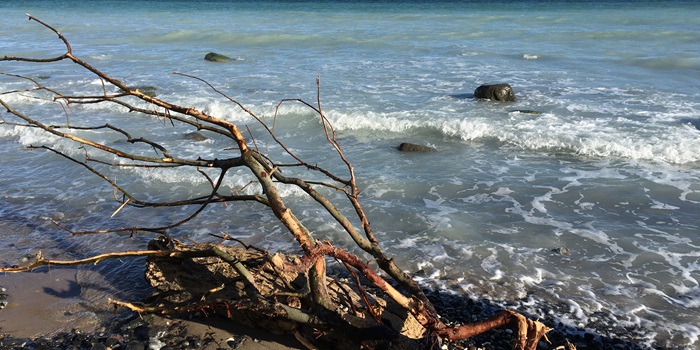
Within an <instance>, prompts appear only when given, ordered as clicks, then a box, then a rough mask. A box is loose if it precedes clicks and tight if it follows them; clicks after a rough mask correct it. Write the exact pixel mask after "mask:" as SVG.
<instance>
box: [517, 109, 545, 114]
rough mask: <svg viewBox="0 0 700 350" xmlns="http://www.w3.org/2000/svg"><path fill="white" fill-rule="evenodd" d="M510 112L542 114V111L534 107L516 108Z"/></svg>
mask: <svg viewBox="0 0 700 350" xmlns="http://www.w3.org/2000/svg"><path fill="white" fill-rule="evenodd" d="M510 112H511V113H521V114H542V112H540V111H536V110H533V109H514V110H512V111H510Z"/></svg>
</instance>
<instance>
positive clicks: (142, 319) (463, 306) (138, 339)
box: [0, 269, 664, 350]
mask: <svg viewBox="0 0 700 350" xmlns="http://www.w3.org/2000/svg"><path fill="white" fill-rule="evenodd" d="M71 273H73V274H74V271H72V270H71V269H56V270H54V271H52V274H51V275H49V274H48V273H46V274H44V276H45V277H50V278H48V279H49V280H50V281H54V282H56V283H59V284H61V283H62V284H63V285H67V284H66V281H65V280H64V281H61V279H60V278H58V277H60V276H65V275H68V276H70V274H71ZM22 275H23V274H17V275H13V276H22ZM35 276H36V275H35ZM20 278H21V277H20ZM34 279H35V280H36V279H37V278H34ZM39 280H40V279H39ZM0 281H3V282H7V281H8V280H0ZM50 281H49V282H50ZM35 282H36V285H35V286H34V287H36V286H39V285H41V284H42V282H41V281H35ZM68 284H69V283H68ZM3 287H4V286H3ZM24 287H25V288H28V289H31V286H24ZM50 288H52V287H51V286H50V285H49V286H43V287H41V290H42V291H44V292H45V291H47V290H50ZM8 292H9V293H8V294H9V298H8V300H9V301H10V303H9V304H8V305H9V307H8V308H6V309H4V310H0V349H65V348H74V349H132V350H138V349H148V348H151V349H160V348H164V349H165V348H167V349H205V350H209V349H229V348H230V349H242V350H259V349H275V350H286V349H290V350H291V349H306V347H304V346H303V345H302V344H301V343H300V342H299V341H297V340H296V339H295V338H294V336H293V335H289V334H287V335H275V334H272V333H270V332H268V331H266V330H263V329H256V328H251V327H247V326H245V325H241V324H239V323H237V322H236V321H231V320H228V319H226V318H224V317H222V316H218V315H207V314H205V313H203V312H197V313H195V314H187V315H179V316H177V317H176V316H168V317H166V316H159V315H141V316H139V315H137V314H135V313H133V312H130V311H126V310H121V311H120V312H118V313H116V314H111V315H110V316H109V317H108V318H107V319H106V320H105V319H104V318H105V315H108V314H109V312H110V311H112V310H111V307H110V306H109V305H108V304H107V302H106V300H104V301H103V303H101V305H100V303H97V304H94V303H93V305H90V303H83V304H81V306H83V307H87V308H90V307H92V308H101V310H93V312H95V314H94V315H96V316H95V317H99V316H101V318H102V321H101V322H98V323H91V322H90V321H93V322H94V321H95V320H96V318H89V317H88V319H87V320H83V321H87V322H77V321H73V322H69V323H68V327H66V324H65V323H64V324H63V327H64V329H59V330H56V329H55V328H53V327H55V326H56V324H55V322H54V323H53V324H52V323H51V322H48V321H47V320H45V319H44V318H42V316H41V313H40V312H39V313H37V312H26V311H27V310H26V309H23V305H13V303H14V302H15V301H16V298H17V297H19V296H13V295H12V293H13V290H12V288H10V289H9V290H8ZM426 292H427V296H428V298H429V299H430V300H431V301H432V302H433V303H434V305H435V307H436V309H437V311H438V313H439V314H440V315H441V316H442V318H443V321H445V323H446V324H448V325H454V324H465V323H469V322H475V321H479V320H484V319H486V318H488V317H490V316H492V315H493V314H495V313H497V312H498V311H499V310H502V309H503V308H502V307H501V306H499V305H496V304H495V303H491V302H489V301H486V300H472V299H470V298H468V297H467V296H465V295H461V296H460V295H456V294H453V293H450V292H447V291H445V292H442V291H439V290H426ZM14 293H16V291H15V292H14ZM22 294H23V295H22V296H21V297H23V298H25V299H24V300H34V301H41V302H43V303H44V304H42V303H40V302H35V303H32V304H31V305H29V307H30V308H32V309H33V310H38V311H41V310H42V309H43V310H47V309H51V308H55V307H56V303H57V302H60V301H61V300H63V299H70V298H75V299H78V300H79V299H80V293H78V294H74V295H71V294H70V293H66V294H63V296H62V297H61V296H58V297H55V296H54V297H52V298H43V299H42V298H39V299H37V298H36V293H22ZM63 301H64V302H65V301H66V300H63ZM514 302H515V301H512V303H514ZM46 303H54V304H53V305H50V304H46ZM78 303H80V302H78ZM61 305H62V304H60V303H59V304H58V306H59V307H60V306H61ZM547 307H548V308H550V310H552V311H551V312H550V313H548V315H549V316H548V317H546V318H545V319H540V321H542V322H544V323H545V324H546V325H547V326H548V327H551V328H553V330H552V331H551V332H549V333H548V339H549V341H550V342H551V343H550V344H547V343H545V341H542V342H541V343H540V346H538V349H546V350H555V349H567V348H566V347H562V346H565V345H566V344H567V340H568V341H570V342H571V343H572V344H574V345H575V346H576V348H577V349H578V350H589V349H590V350H592V349H603V350H606V349H610V350H613V349H615V350H643V349H652V348H650V347H645V346H642V345H640V344H636V343H635V340H641V339H637V338H636V337H635V333H634V330H631V329H615V330H612V331H611V332H610V333H613V335H611V336H610V335H601V334H597V333H595V332H591V331H590V330H588V331H587V330H584V329H578V328H571V327H567V326H565V325H563V324H561V323H558V324H557V322H556V321H555V318H556V317H555V316H556V315H557V314H559V313H560V312H561V311H562V309H561V308H560V307H558V306H557V305H547ZM63 311H64V312H65V313H66V314H67V317H68V316H70V315H68V313H69V312H68V310H63ZM520 311H521V312H523V311H522V310H520ZM525 314H526V313H525ZM526 315H527V314H526ZM528 316H530V317H533V316H532V315H528ZM533 318H536V317H533ZM604 320H605V317H600V318H599V321H597V326H598V327H596V328H598V329H606V325H605V323H604V322H605V321H604ZM18 322H19V323H18ZM17 324H24V325H27V326H28V327H31V331H34V333H33V334H32V333H31V332H28V331H27V330H26V329H25V330H24V331H13V329H12V327H13V325H14V326H15V327H16V325H17ZM42 327H43V329H42ZM618 332H623V333H618ZM512 341H513V335H512V332H511V331H510V330H508V329H504V328H500V329H495V330H492V331H489V332H486V333H484V334H481V335H478V336H475V337H472V338H469V339H465V340H461V341H457V342H451V343H445V344H442V345H441V347H440V348H441V349H469V350H474V349H484V350H500V349H504V350H506V349H508V350H509V349H511V344H512ZM117 345H118V346H117ZM653 349H664V348H660V347H654V348H653Z"/></svg>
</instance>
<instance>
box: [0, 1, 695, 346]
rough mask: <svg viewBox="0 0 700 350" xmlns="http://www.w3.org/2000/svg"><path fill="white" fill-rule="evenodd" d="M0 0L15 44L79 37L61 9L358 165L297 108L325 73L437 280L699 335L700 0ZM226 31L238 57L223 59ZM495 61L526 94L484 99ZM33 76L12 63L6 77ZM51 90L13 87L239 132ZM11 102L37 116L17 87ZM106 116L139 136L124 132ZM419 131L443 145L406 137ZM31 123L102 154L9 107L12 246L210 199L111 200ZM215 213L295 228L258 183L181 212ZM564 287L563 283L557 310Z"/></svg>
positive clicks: (146, 61) (52, 79)
mask: <svg viewBox="0 0 700 350" xmlns="http://www.w3.org/2000/svg"><path fill="white" fill-rule="evenodd" d="M0 13H2V25H0V56H27V57H53V56H58V55H61V54H62V53H63V52H64V51H65V48H64V46H63V44H62V42H61V41H60V40H59V39H58V38H57V36H56V35H55V34H54V33H52V32H50V31H49V30H47V29H46V28H44V27H42V26H41V25H39V24H38V23H36V22H30V21H27V18H26V16H25V13H30V14H31V15H33V16H36V17H38V18H40V19H41V20H43V21H46V22H48V23H49V24H51V25H52V26H54V27H55V28H56V29H58V30H59V31H60V32H61V33H62V34H63V35H65V37H66V38H67V39H68V40H69V41H70V44H71V45H72V49H73V53H74V54H75V55H77V56H78V57H80V58H82V59H84V60H85V61H87V62H88V63H90V64H91V65H93V66H95V67H97V68H98V69H101V70H103V71H104V72H106V73H107V74H110V75H112V76H114V77H115V78H117V79H120V80H122V81H124V82H126V83H128V84H130V85H140V86H153V87H156V89H157V90H156V91H157V94H158V96H159V97H160V98H162V99H164V100H167V101H171V102H175V103H179V104H181V105H185V106H192V107H195V108H198V109H200V110H203V111H205V112H207V113H210V114H211V115H214V116H216V117H219V118H223V119H226V120H229V121H233V122H236V123H239V125H241V126H246V125H247V126H248V128H249V129H250V130H251V133H252V134H253V136H252V138H254V139H255V141H256V144H257V146H258V147H260V148H263V147H266V148H265V149H266V152H267V153H268V154H269V155H270V156H271V157H272V158H276V157H277V155H278V154H279V152H280V150H279V148H278V147H275V146H274V145H273V144H271V143H270V141H269V137H267V136H266V135H265V134H264V132H263V131H262V129H261V128H260V127H259V126H258V125H257V123H256V122H255V121H253V120H252V119H251V118H250V117H249V116H248V115H247V114H246V113H245V112H244V111H242V110H241V109H240V108H238V107H237V106H236V105H234V104H233V103H231V102H229V101H228V100H227V99H225V98H223V97H222V96H221V95H219V94H217V93H216V92H215V91H213V90H212V89H211V88H209V87H208V86H207V85H205V84H203V83H202V82H200V81H198V80H195V79H191V78H187V77H185V76H182V75H176V74H173V72H180V73H185V74H190V75H194V76H197V77H199V78H201V79H204V80H206V81H207V82H209V83H210V84H211V85H212V86H214V87H215V88H216V89H218V90H219V91H221V92H223V93H224V94H226V95H227V96H229V97H231V98H232V99H235V100H236V101H238V102H240V103H242V104H243V105H244V106H245V107H246V108H248V109H249V110H251V111H253V112H254V113H256V115H258V116H259V117H261V118H262V120H263V121H264V122H266V123H268V124H270V125H272V124H274V125H275V132H276V134H277V135H278V136H279V137H280V138H282V140H283V141H284V142H285V143H286V144H287V145H288V146H289V147H290V148H291V149H292V150H293V151H294V152H296V153H297V154H298V155H300V156H301V157H303V158H305V159H308V160H309V162H310V163H312V164H318V165H320V166H324V167H327V168H328V169H330V170H332V171H334V172H337V173H338V174H340V175H343V176H346V175H347V172H346V170H345V168H344V167H343V165H342V163H341V162H340V161H338V159H337V157H335V156H334V151H333V149H332V148H331V147H330V146H328V145H327V144H326V143H325V141H324V140H325V136H324V135H323V128H322V125H321V123H320V122H319V118H318V116H317V115H315V114H314V113H313V112H312V111H311V110H310V109H309V108H307V107H305V106H304V105H302V104H300V103H294V102H285V103H283V104H282V105H281V107H280V109H279V110H277V106H278V104H279V103H280V101H282V100H283V99H290V98H291V99H296V98H300V99H303V100H305V101H308V102H309V103H310V104H312V105H316V103H317V98H318V97H319V96H318V95H317V93H318V92H319V91H320V101H321V105H322V108H323V111H324V112H325V115H326V116H327V118H328V119H329V120H330V122H331V123H332V124H333V126H334V127H335V130H336V132H337V135H338V139H339V141H340V143H341V146H342V147H343V149H344V152H345V155H346V156H347V158H348V160H350V161H351V162H352V163H353V165H354V166H355V169H356V173H357V177H358V183H359V186H360V187H361V190H362V194H361V200H362V203H363V205H364V207H365V210H366V211H367V213H368V216H369V219H370V221H371V224H372V227H373V229H374V230H375V232H376V234H377V236H378V237H379V239H380V240H381V242H382V245H383V247H384V248H385V249H386V250H387V252H388V253H389V255H391V256H395V257H396V260H397V263H398V264H399V265H400V266H401V267H402V268H404V269H405V270H407V271H409V272H410V273H412V274H414V275H415V276H416V278H417V279H418V280H419V281H420V282H421V283H425V284H426V285H428V286H432V287H433V288H441V289H443V290H445V291H452V292H455V293H466V294H467V295H469V296H470V297H473V298H477V299H488V300H491V301H493V302H494V303H501V304H503V305H507V306H510V307H516V308H518V309H519V310H521V311H523V312H527V313H529V314H531V315H533V316H534V317H542V318H545V317H547V318H548V319H555V320H556V321H558V322H562V323H564V324H566V325H568V326H571V327H573V328H577V329H581V330H587V331H591V332H595V333H597V334H600V335H602V336H615V334H616V332H617V333H620V332H626V333H630V332H631V333H635V334H637V336H638V337H639V339H640V340H639V342H640V344H642V345H648V346H654V347H668V348H679V349H681V348H682V349H685V348H688V349H692V348H697V347H698V346H700V340H699V339H698V337H700V322H699V320H700V249H699V248H700V223H699V220H698V213H700V80H699V78H700V16H698V14H699V13H700V6H699V5H697V4H696V3H695V2H693V1H613V2H609V1H583V2H580V1H508V2H499V3H493V2H490V1H464V2H458V1H454V2H441V1H438V2H427V1H426V2H420V1H380V2H369V1H358V2H313V1H308V2H302V1H263V2H245V1H126V0H122V1H92V2H86V1H66V0H63V1H31V2H20V1H9V2H3V3H2V4H0ZM208 52H218V53H221V54H224V55H227V56H230V57H232V58H233V60H232V61H230V62H226V63H212V62H206V61H204V60H203V57H204V55H205V54H206V53H208ZM0 72H5V73H13V74H20V75H25V76H29V77H32V78H34V79H37V80H38V81H39V82H41V83H42V84H45V85H46V86H49V87H51V88H53V89H56V90H59V91H61V92H63V93H65V94H78V93H81V92H83V93H86V92H88V91H89V92H90V93H98V94H99V93H100V92H101V91H102V90H101V89H102V84H101V82H100V81H99V80H98V79H96V78H95V77H94V76H91V75H90V74H86V72H84V71H81V70H79V69H76V68H75V67H74V66H73V65H70V64H67V63H55V64H36V63H18V62H0ZM317 77H318V78H319V82H320V85H317V82H316V79H317ZM484 83H509V84H511V86H512V87H513V89H514V91H515V95H516V97H517V99H518V100H517V102H512V103H502V102H493V101H484V100H478V99H474V98H473V95H472V94H473V91H474V89H475V88H476V87H477V86H479V85H481V84H484ZM32 86H33V85H32V84H31V83H30V82H29V81H26V80H22V79H18V78H14V77H11V76H0V93H3V92H6V91H14V90H20V89H27V88H31V87H32ZM319 86H320V88H319ZM34 97H36V96H35V95H34V94H32V93H21V94H19V93H14V94H2V95H0V99H2V100H3V101H5V102H7V103H9V104H11V105H12V106H13V107H14V108H16V109H17V110H19V111H21V112H22V113H25V114H27V115H29V116H34V117H36V118H43V120H48V121H50V122H51V123H54V124H65V123H66V121H69V122H71V123H72V124H73V125H78V124H82V125H101V124H104V123H105V122H110V123H114V124H115V125H119V127H122V128H124V129H128V131H129V132H130V133H131V134H132V136H134V137H141V136H143V137H146V138H148V139H153V140H158V141H159V142H161V143H162V144H163V145H166V146H168V147H169V148H171V149H173V150H176V152H177V155H178V156H181V157H188V158H192V159H196V158H197V157H200V156H201V157H203V158H208V157H209V158H213V157H219V158H225V157H230V156H233V155H235V153H234V152H232V151H230V150H226V148H227V147H231V146H233V145H231V144H227V143H226V141H225V140H223V139H221V138H217V136H216V135H213V134H208V133H206V132H202V134H204V135H205V136H206V137H207V139H205V140H201V141H198V140H195V139H191V138H190V137H188V133H191V132H192V131H194V130H192V129H187V128H185V127H182V126H174V127H173V126H172V125H170V124H169V123H168V122H167V121H166V122H165V123H164V122H163V120H161V119H158V118H149V117H145V118H143V117H138V116H136V115H134V114H133V113H127V111H126V110H125V109H123V108H120V107H117V106H114V105H102V104H100V105H88V106H84V107H77V106H76V107H74V108H75V110H74V111H70V112H68V113H66V112H64V110H63V109H62V108H60V107H59V106H58V105H57V104H55V103H52V102H50V101H48V100H47V99H46V98H44V99H36V98H34ZM526 111H536V112H537V113H536V114H533V113H529V112H526ZM275 115H276V117H275ZM0 116H2V117H3V118H4V119H5V121H7V122H17V120H16V119H13V118H12V117H11V116H10V115H9V114H7V113H5V111H2V114H0ZM89 135H90V136H91V137H97V138H98V140H99V141H100V142H103V143H105V144H109V145H117V146H119V145H121V146H124V147H127V146H125V142H124V137H122V136H120V135H117V134H115V133H107V132H104V131H103V132H100V133H90V134H89ZM401 142H412V143H418V144H423V145H428V146H431V147H434V148H435V149H437V152H433V153H428V154H402V153H399V152H398V151H397V150H396V146H397V145H398V144H400V143H401ZM30 145H34V146H39V145H48V146H52V147H54V148H56V149H59V150H62V151H63V152H64V153H65V154H67V155H70V156H73V157H75V158H76V159H78V160H80V159H84V157H85V151H84V150H82V149H79V148H78V147H77V146H76V145H74V144H70V143H68V142H65V141H60V140H56V139H55V138H53V137H48V136H46V135H45V134H44V133H41V132H39V131H37V130H31V129H26V128H21V127H18V126H14V125H11V124H6V125H2V126H0V151H1V152H2V157H0V173H1V176H0V247H2V248H0V249H2V260H3V261H2V263H3V264H6V265H11V264H15V263H16V261H17V259H20V258H21V256H22V255H25V254H30V253H34V252H36V251H37V250H42V251H43V252H44V254H45V255H48V254H51V255H50V256H53V257H62V258H71V257H83V256H89V255H91V254H94V253H98V252H106V251H113V250H119V249H140V248H143V247H144V245H145V242H146V241H147V240H148V239H149V237H150V236H149V235H147V234H136V235H134V236H131V235H129V234H128V233H127V234H117V235H87V236H78V237H71V236H70V235H69V234H68V233H67V232H66V231H64V230H62V229H61V228H59V227H58V226H56V225H55V224H54V223H53V222H54V221H56V222H58V223H60V224H61V225H62V226H63V227H65V228H67V229H70V230H74V231H81V230H96V229H103V228H120V227H154V226H162V225H169V224H172V223H174V222H177V221H179V220H182V219H184V218H186V217H188V216H189V215H191V214H192V213H193V212H194V210H195V209H196V208H193V207H185V208H178V209H167V210H160V209H140V210H135V209H133V208H125V209H123V210H122V211H120V212H118V213H117V214H116V215H114V217H111V215H112V214H113V213H114V212H115V211H116V210H117V209H118V207H119V203H118V202H116V201H114V200H113V193H112V190H111V188H110V187H109V186H107V185H106V184H105V183H104V181H103V180H101V179H99V178H97V177H96V176H94V175H93V174H92V173H90V172H89V171H88V170H86V169H85V168H84V167H82V166H80V165H78V164H76V163H73V162H70V161H69V160H67V159H66V158H63V157H60V156H58V155H56V154H53V153H51V152H48V151H43V150H33V151H29V150H27V146H30ZM149 154H151V153H149ZM153 154H154V153H153ZM282 160H288V159H286V158H280V159H279V160H278V161H282ZM107 175H109V177H111V178H113V179H116V180H115V181H117V182H118V183H120V184H124V185H125V186H128V188H129V189H130V190H132V191H134V193H135V194H137V195H138V196H139V197H140V198H142V199H144V200H153V201H156V200H168V199H182V198H187V197H191V196H197V195H202V194H206V193H207V191H208V190H209V189H210V188H211V187H210V184H209V182H208V180H207V179H206V178H205V177H204V176H202V175H201V174H200V173H198V172H197V171H195V170H192V171H185V170H172V169H170V170H168V169H160V170H149V171H146V170H143V171H139V170H128V171H121V172H118V171H110V172H109V173H108V174H107ZM210 175H211V177H212V178H214V179H215V178H216V177H217V176H218V174H216V173H210ZM294 175H298V176H315V175H312V174H307V173H304V172H297V173H294ZM249 181H250V176H248V175H247V174H246V173H245V172H242V171H240V172H236V171H233V172H231V174H228V177H227V178H226V180H225V182H224V189H225V191H244V192H245V191H248V192H250V193H254V192H255V190H256V187H255V186H248V187H246V184H247V183H248V182H249ZM282 193H283V195H284V197H285V200H286V201H287V202H288V204H289V206H290V207H292V209H293V210H295V212H296V213H297V216H298V217H300V218H302V221H303V222H304V223H305V224H307V225H308V226H309V227H310V228H311V229H312V230H313V232H314V235H315V236H316V237H317V239H330V240H332V241H333V242H336V244H338V245H341V246H344V247H351V243H350V241H349V239H348V238H347V237H345V236H343V235H342V234H341V233H340V231H339V229H338V226H337V225H335V224H333V222H332V221H331V220H330V219H329V218H328V217H327V216H326V215H323V214H322V212H321V210H320V208H319V207H318V206H315V205H313V204H312V203H310V202H309V201H308V200H306V199H304V197H303V195H302V194H301V192H300V191H299V190H295V189H293V188H289V187H286V186H283V187H282ZM328 195H329V196H330V197H332V198H333V199H334V200H335V201H342V199H343V198H342V196H339V195H337V194H336V193H333V192H328ZM342 207H343V208H346V209H349V208H348V207H347V206H345V205H343V206H342ZM348 212H350V211H348ZM211 233H214V234H219V233H228V234H231V235H234V236H236V237H238V238H240V239H242V240H244V241H246V242H247V243H250V244H255V245H258V246H260V247H263V248H268V249H284V250H292V251H294V249H295V248H294V242H293V240H292V239H291V237H290V236H289V234H287V233H286V232H285V230H283V229H282V228H281V227H280V225H279V224H278V223H276V221H275V220H274V217H273V216H272V215H271V214H269V213H268V212H266V211H265V210H263V208H262V207H261V206H260V205H256V204H250V203H248V204H245V203H235V204H229V205H228V206H222V205H217V206H212V207H211V208H209V209H207V211H205V212H204V213H203V214H202V215H200V216H199V217H198V218H197V219H195V220H193V221H191V222H189V223H188V224H186V225H184V226H182V227H180V228H178V229H174V230H171V234H173V235H177V236H178V237H186V238H187V239H190V240H193V241H213V240H214V239H213V238H212V237H211V236H209V234H211ZM349 249H350V248H349ZM106 266H107V267H105V268H104V271H102V274H103V275H104V276H109V278H107V279H100V280H99V281H100V282H99V283H102V284H104V288H105V290H117V291H122V292H123V291H124V289H125V288H123V286H120V284H119V283H122V284H123V283H124V281H127V283H130V284H131V285H134V286H136V290H147V288H146V287H145V286H143V282H139V281H141V277H140V274H141V270H140V269H139V268H134V267H133V266H132V265H129V266H128V268H127V267H124V266H122V265H120V264H119V263H112V264H107V265H106ZM88 282H89V281H88ZM0 283H1V280H0ZM110 283H112V284H114V285H110ZM115 286H116V287H115ZM110 288H112V289H110ZM137 294H138V293H137V292H134V295H137ZM123 296H124V297H126V298H128V297H129V295H123ZM543 305H550V306H551V305H558V307H556V308H554V309H556V310H557V311H556V313H555V314H554V315H551V314H550V313H552V311H548V310H552V309H553V308H552V307H544V306H543ZM601 320H602V322H601ZM601 324H603V325H605V326H601Z"/></svg>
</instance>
